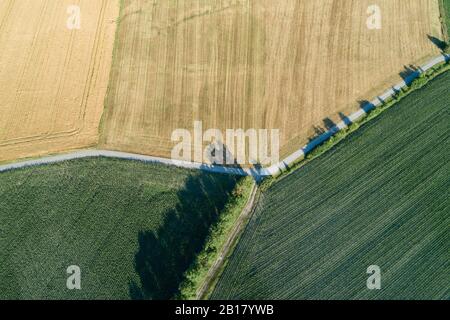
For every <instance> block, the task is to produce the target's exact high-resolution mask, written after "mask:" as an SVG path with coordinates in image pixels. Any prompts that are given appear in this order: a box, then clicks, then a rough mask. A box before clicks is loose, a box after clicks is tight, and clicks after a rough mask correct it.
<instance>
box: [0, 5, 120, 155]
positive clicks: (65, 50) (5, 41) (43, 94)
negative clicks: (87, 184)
mask: <svg viewBox="0 0 450 320" xmlns="http://www.w3.org/2000/svg"><path fill="white" fill-rule="evenodd" d="M71 5H78V6H79V8H80V13H81V17H80V18H81V25H80V27H81V29H79V30H78V29H70V28H68V27H67V25H68V21H69V19H70V18H71V15H73V12H70V11H68V8H69V7H70V6H71ZM118 13H119V4H118V2H117V1H111V0H77V1H72V0H2V1H0V48H1V50H0V162H1V161H7V160H15V159H18V158H23V157H30V156H38V155H42V154H48V153H52V152H59V151H65V150H70V149H74V148H81V147H86V146H89V145H95V144H96V143H97V140H98V126H99V121H100V117H101V114H102V112H103V105H104V98H105V93H106V88H107V86H108V79H109V73H110V67H111V60H112V49H113V42H114V32H115V29H116V23H115V21H114V20H115V19H116V18H117V16H118Z"/></svg>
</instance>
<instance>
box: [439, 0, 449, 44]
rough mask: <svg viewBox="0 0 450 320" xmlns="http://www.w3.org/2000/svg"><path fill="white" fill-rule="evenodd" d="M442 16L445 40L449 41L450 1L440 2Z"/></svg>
mask: <svg viewBox="0 0 450 320" xmlns="http://www.w3.org/2000/svg"><path fill="white" fill-rule="evenodd" d="M441 6H442V10H441V11H442V15H443V19H444V23H445V26H446V29H447V40H449V39H450V0H441Z"/></svg>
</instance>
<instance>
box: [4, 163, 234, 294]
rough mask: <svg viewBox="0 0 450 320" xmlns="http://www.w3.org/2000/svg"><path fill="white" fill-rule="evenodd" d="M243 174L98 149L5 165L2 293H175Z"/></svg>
mask: <svg viewBox="0 0 450 320" xmlns="http://www.w3.org/2000/svg"><path fill="white" fill-rule="evenodd" d="M235 184H236V179H235V178H233V177H231V176H227V175H215V174H206V173H201V172H199V171H190V170H184V169H178V168H173V167H167V166H162V165H153V164H144V163H140V162H134V161H120V160H112V159H100V158H97V159H84V160H74V161H69V162H64V163H61V164H55V165H48V166H42V167H35V168H27V169H22V170H18V171H11V172H5V173H1V174H0V299H16V298H20V299H38V298H48V299H90V298H92V299H105V298H108V299H129V298H132V299H138V298H153V299H162V298H170V297H172V296H173V294H174V293H176V291H177V288H178V285H179V283H180V280H181V276H182V273H183V272H184V271H185V270H186V269H187V268H188V267H189V265H190V264H191V263H192V261H193V259H194V255H195V254H196V253H197V252H198V251H199V250H200V249H201V247H202V245H203V243H204V241H205V238H206V235H207V232H208V230H209V227H210V225H211V223H213V222H215V221H216V219H217V217H218V213H219V211H220V210H221V209H222V208H223V206H224V204H225V202H226V201H227V197H228V195H229V194H230V192H231V191H232V190H233V188H234V186H235ZM70 265H77V266H79V267H80V268H81V290H68V289H67V288H66V281H67V278H68V276H69V275H68V274H67V272H66V270H67V267H68V266H70Z"/></svg>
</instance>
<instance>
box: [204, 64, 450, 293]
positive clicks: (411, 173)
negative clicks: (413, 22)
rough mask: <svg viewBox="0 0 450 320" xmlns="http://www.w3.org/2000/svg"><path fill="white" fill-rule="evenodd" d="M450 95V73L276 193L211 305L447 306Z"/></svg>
mask: <svg viewBox="0 0 450 320" xmlns="http://www.w3.org/2000/svg"><path fill="white" fill-rule="evenodd" d="M449 85H450V72H447V73H446V74H444V75H441V76H439V77H438V78H436V79H435V80H433V81H432V82H431V83H430V84H428V85H427V86H426V87H424V88H422V89H421V90H419V91H416V92H414V93H412V94H411V95H410V96H408V97H406V98H405V99H404V100H402V101H401V102H400V103H399V104H398V105H396V106H394V107H392V108H391V109H389V110H387V111H385V112H384V113H383V114H381V115H380V116H379V117H378V118H376V119H375V120H372V121H371V122H369V123H367V124H366V125H364V126H363V127H361V128H360V129H359V130H358V131H356V132H355V133H354V134H352V135H351V136H350V137H349V138H348V139H347V140H345V141H344V142H342V143H341V144H339V145H337V146H336V147H335V148H333V149H332V150H330V151H329V152H327V153H326V154H324V155H322V156H321V157H319V158H318V159H316V160H313V161H312V162H310V163H309V164H307V165H305V166H304V167H302V168H301V169H300V170H298V171H295V172H294V173H292V174H290V175H288V176H286V177H285V178H283V179H282V180H280V181H278V182H277V183H275V184H273V185H272V186H271V187H270V188H269V189H268V190H267V191H266V192H265V193H264V194H263V195H262V200H261V202H260V203H259V204H258V207H257V209H256V212H255V214H254V216H253V217H252V219H251V221H250V222H249V224H248V226H247V228H246V230H245V232H244V234H243V236H242V238H241V240H240V242H239V244H238V246H237V248H236V250H235V252H234V253H233V255H232V257H231V259H230V261H229V262H228V265H227V267H226V269H225V271H224V273H223V275H222V277H221V278H220V280H219V282H218V285H217V287H216V288H215V291H214V292H213V295H212V298H215V299H217V298H220V299H223V298H225V299H229V298H240V299H255V298H264V299H270V298H271V299H283V298H286V299H293V298H295V299H298V298H300V299H382V298H383V299H400V298H401V299H449V298H450V291H449V290H450V288H449V282H448V276H449V274H450V265H449V251H448V249H449V237H448V231H449V225H450V189H449V186H450V175H449V172H450V162H449V161H448V159H449V150H450V132H449V123H450V112H449V111H450V109H449V108H450V106H449V103H448V102H449V101H450V91H449V90H448V88H449ZM370 265H378V266H380V268H381V284H382V289H381V290H373V291H371V290H368V289H367V288H366V280H367V278H368V276H369V275H367V274H366V270H367V268H368V266H370Z"/></svg>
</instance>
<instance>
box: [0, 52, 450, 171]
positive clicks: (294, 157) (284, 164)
mask: <svg viewBox="0 0 450 320" xmlns="http://www.w3.org/2000/svg"><path fill="white" fill-rule="evenodd" d="M448 61H450V55H448V54H444V53H443V54H442V55H440V56H439V57H436V58H434V59H433V60H431V61H430V62H428V63H427V64H425V65H423V66H422V67H419V68H418V70H417V71H416V72H414V73H412V74H411V75H409V76H408V77H407V78H406V79H405V80H404V81H402V82H400V83H398V84H397V85H395V86H393V87H392V88H390V89H389V90H387V91H385V92H384V93H383V94H381V95H380V96H378V97H376V98H375V99H374V100H372V101H370V102H369V103H367V105H365V106H363V107H362V108H361V109H360V110H358V111H356V112H355V113H353V114H351V115H349V116H348V117H347V119H348V120H347V119H346V120H345V121H344V120H343V121H341V122H339V123H337V124H336V125H335V126H334V127H332V128H330V129H329V130H328V131H326V132H325V133H323V134H321V135H320V136H318V137H317V138H315V139H314V140H313V141H311V142H310V143H308V144H307V145H305V146H304V147H303V148H301V149H299V150H297V151H296V152H294V153H293V154H291V155H290V156H288V157H287V158H285V159H284V160H282V161H281V162H279V163H278V164H275V165H273V166H270V167H268V168H258V169H256V168H246V169H244V168H232V167H225V166H220V165H207V164H202V163H197V162H188V161H179V160H171V159H167V158H159V157H152V156H145V155H140V154H134V153H126V152H119V151H108V150H82V151H76V152H72V153H67V154H60V155H56V156H47V157H43V158H39V159H36V160H28V161H21V162H16V163H11V164H6V165H0V172H5V171H10V170H15V169H20V168H25V167H32V166H39V165H45V164H52V163H58V162H63V161H68V160H74V159H82V158H94V157H105V158H116V159H127V160H137V161H142V162H147V163H160V164H165V165H173V166H177V167H181V168H186V169H197V170H203V171H207V172H215V173H225V174H234V175H241V176H253V177H254V178H255V179H260V178H262V177H265V176H274V175H278V174H280V173H281V172H283V171H285V170H286V169H287V168H288V167H289V166H290V165H292V164H293V163H295V162H297V161H299V160H301V159H303V158H304V157H305V155H306V154H308V153H310V152H311V151H312V150H314V149H315V148H316V147H318V146H319V145H321V144H322V143H324V142H325V141H327V140H328V139H330V138H331V137H332V136H334V135H335V134H336V133H338V132H339V131H341V130H342V129H345V128H347V127H348V125H349V124H350V123H349V122H355V121H357V120H359V119H362V118H363V117H365V116H366V115H367V113H368V112H369V111H370V110H373V109H374V108H376V107H378V106H380V105H382V104H383V102H384V101H386V100H388V99H389V98H391V97H392V96H394V95H395V94H396V93H397V92H398V91H400V90H401V89H402V88H404V87H406V86H408V85H410V84H411V82H412V81H414V80H415V79H416V78H417V77H419V76H420V75H421V74H422V73H423V72H425V71H427V70H429V69H431V68H432V67H434V66H435V65H437V64H439V63H442V62H448Z"/></svg>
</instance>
